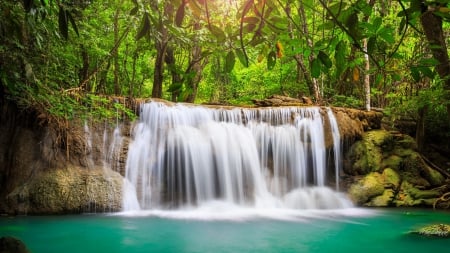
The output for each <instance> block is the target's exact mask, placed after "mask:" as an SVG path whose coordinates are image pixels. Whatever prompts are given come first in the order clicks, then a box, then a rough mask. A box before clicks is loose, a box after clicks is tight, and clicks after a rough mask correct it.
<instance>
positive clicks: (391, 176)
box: [381, 168, 400, 189]
mask: <svg viewBox="0 0 450 253" xmlns="http://www.w3.org/2000/svg"><path fill="white" fill-rule="evenodd" d="M381 176H382V178H383V181H384V186H385V188H393V189H397V188H398V187H399V186H400V176H399V175H398V173H397V172H396V171H395V170H393V169H391V168H386V169H385V170H383V173H382V174H381Z"/></svg>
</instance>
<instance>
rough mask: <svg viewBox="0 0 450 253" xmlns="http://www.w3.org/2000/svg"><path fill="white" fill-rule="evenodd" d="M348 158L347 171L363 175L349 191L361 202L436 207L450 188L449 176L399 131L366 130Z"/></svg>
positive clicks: (351, 173)
mask: <svg viewBox="0 0 450 253" xmlns="http://www.w3.org/2000/svg"><path fill="white" fill-rule="evenodd" d="M345 158H346V162H345V167H344V171H345V172H346V173H347V174H350V175H360V176H359V177H358V178H356V179H355V180H354V181H353V183H351V184H350V187H349V190H348V194H349V197H350V198H351V199H352V200H353V201H354V202H355V203H356V204H358V205H364V206H433V205H434V203H435V202H436V200H437V199H438V198H439V197H440V196H441V195H442V194H444V193H445V192H446V191H448V190H449V189H448V188H449V187H446V186H445V184H446V181H445V180H446V179H445V177H444V176H443V175H442V174H441V173H440V172H438V171H436V170H434V169H432V168H431V167H429V166H428V165H427V164H426V163H425V162H424V160H423V158H422V157H421V155H420V154H419V153H418V152H417V145H415V142H414V139H412V138H411V137H410V136H407V135H402V134H399V133H398V132H389V131H385V130H375V131H369V132H366V133H364V135H363V138H362V140H360V141H358V142H356V143H355V144H354V145H353V146H352V147H351V148H350V150H349V152H348V153H347V154H346V157H345ZM361 175H362V176H361ZM361 177H362V178H361ZM441 186H442V187H441Z"/></svg>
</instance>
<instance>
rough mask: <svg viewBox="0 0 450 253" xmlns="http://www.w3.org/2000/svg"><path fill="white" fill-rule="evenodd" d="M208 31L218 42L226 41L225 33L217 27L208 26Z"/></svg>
mask: <svg viewBox="0 0 450 253" xmlns="http://www.w3.org/2000/svg"><path fill="white" fill-rule="evenodd" d="M209 31H211V33H212V35H214V36H215V37H216V38H217V40H218V41H219V42H222V41H225V40H226V35H225V32H224V31H222V29H220V28H219V27H217V26H215V25H210V26H209Z"/></svg>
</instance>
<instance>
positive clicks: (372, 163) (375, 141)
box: [344, 130, 399, 175]
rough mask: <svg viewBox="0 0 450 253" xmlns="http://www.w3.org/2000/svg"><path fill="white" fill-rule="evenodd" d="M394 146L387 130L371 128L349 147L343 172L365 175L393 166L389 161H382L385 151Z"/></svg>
mask: <svg viewBox="0 0 450 253" xmlns="http://www.w3.org/2000/svg"><path fill="white" fill-rule="evenodd" d="M394 146H395V143H394V139H393V136H392V135H391V133H390V132H388V131H385V130H373V131H368V132H365V133H364V134H363V136H362V140H360V141H357V142H355V144H354V145H353V146H351V147H350V150H349V152H348V153H347V156H346V161H347V164H346V166H345V167H344V170H345V172H346V173H348V174H351V175H365V174H367V173H370V172H375V171H379V172H381V170H382V169H383V168H384V167H386V166H389V167H393V166H395V165H391V164H390V163H386V164H383V163H382V162H383V158H384V156H385V155H386V153H387V154H389V153H390V151H391V150H392V149H393V148H394ZM397 162H399V161H397ZM392 163H394V161H392Z"/></svg>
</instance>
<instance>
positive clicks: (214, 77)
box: [0, 0, 450, 129]
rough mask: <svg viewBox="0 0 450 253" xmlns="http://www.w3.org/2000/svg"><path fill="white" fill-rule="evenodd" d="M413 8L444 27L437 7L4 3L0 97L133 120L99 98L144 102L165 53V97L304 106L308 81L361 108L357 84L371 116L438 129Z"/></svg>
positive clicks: (326, 97)
mask: <svg viewBox="0 0 450 253" xmlns="http://www.w3.org/2000/svg"><path fill="white" fill-rule="evenodd" d="M421 2H424V5H425V7H430V9H431V8H433V10H435V15H438V16H440V17H442V18H443V20H444V22H446V21H448V16H449V13H450V11H449V2H448V1H446V0H443V1H418V0H404V1H370V2H369V3H368V2H367V1H366V0H355V1H351V2H349V1H323V0H308V1H286V0H280V1H276V0H261V1H254V0H240V1H204V0H189V1H183V0H175V1H169V0H161V1H153V0H152V1H143V0H133V1H47V0H42V1H32V0H23V1H22V4H17V3H16V2H15V1H12V0H6V1H2V2H1V3H0V7H1V8H0V10H1V12H0V15H1V19H0V82H1V88H2V89H3V90H4V91H5V92H4V93H5V94H6V96H7V97H8V98H10V99H12V100H15V101H17V102H18V103H19V104H20V105H22V106H24V107H33V106H37V107H39V108H40V109H41V111H43V112H45V113H47V114H50V115H54V116H55V117H61V118H67V119H69V118H75V117H87V116H83V115H89V117H94V118H114V117H116V116H117V113H118V112H119V114H120V115H124V116H126V117H132V114H131V112H129V111H127V110H126V109H125V108H124V107H123V104H121V103H112V102H111V101H110V100H108V99H106V98H105V97H107V96H110V95H112V94H114V93H116V92H117V90H116V88H117V87H115V86H114V85H116V84H118V85H119V86H120V87H118V88H119V89H118V94H116V95H119V96H128V97H136V96H137V97H148V96H150V94H152V89H153V83H154V74H155V72H156V71H155V69H156V67H158V66H155V62H156V55H157V53H158V52H161V51H163V50H166V51H165V52H166V54H165V55H164V56H165V57H166V58H165V59H164V60H165V62H164V63H163V66H162V67H163V72H162V75H163V76H162V79H163V89H162V90H163V91H164V94H163V98H165V99H174V98H175V99H174V100H178V101H181V100H184V99H187V98H188V97H191V96H193V95H196V100H195V102H221V103H228V104H229V103H237V104H251V100H252V99H261V98H264V97H268V96H270V95H273V94H283V95H289V96H292V97H298V96H300V95H306V96H313V95H315V93H314V91H313V88H314V87H313V86H312V83H313V82H316V84H317V87H318V89H319V90H318V94H320V96H323V101H324V102H327V103H329V104H333V105H337V106H348V107H356V108H359V107H361V106H362V105H363V103H362V101H361V99H360V98H363V97H364V94H363V88H362V82H363V77H364V75H366V74H367V75H369V78H370V81H371V85H372V89H371V90H372V93H371V95H372V101H373V102H372V105H373V106H377V107H387V108H388V110H387V111H388V112H389V113H390V115H391V116H392V117H393V119H398V118H399V117H401V116H404V115H411V116H412V117H413V116H415V115H416V114H417V110H418V109H420V108H423V107H429V108H430V110H429V117H430V118H429V121H430V122H434V123H435V124H434V125H433V126H436V127H438V123H439V124H441V123H440V121H439V119H441V118H445V112H446V105H447V104H448V101H447V100H446V98H445V97H444V96H443V95H442V94H444V93H443V92H442V91H443V90H444V89H445V88H444V85H443V82H444V81H445V80H441V79H439V77H438V75H437V73H436V71H435V68H436V66H437V64H438V62H437V61H436V60H435V59H434V58H433V55H432V54H431V51H430V49H433V48H432V47H429V46H428V45H427V44H426V43H424V42H425V41H426V40H425V37H424V36H423V33H422V27H421V25H420V17H421V11H422V7H424V6H423V5H421ZM372 3H373V5H370V4H372ZM438 3H439V4H440V5H438ZM448 26H449V24H448V23H444V27H445V28H448ZM364 40H367V50H365V49H364ZM168 49H170V50H172V51H173V55H171V56H170V57H172V59H169V58H170V57H169V54H168V53H167V52H168ZM366 53H367V55H368V56H369V63H370V69H369V70H367V71H366V70H364V63H365V54H366ZM196 64H197V65H196ZM194 66H195V68H194ZM197 87H198V90H196V89H197ZM433 126H430V127H431V129H434V128H433Z"/></svg>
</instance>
